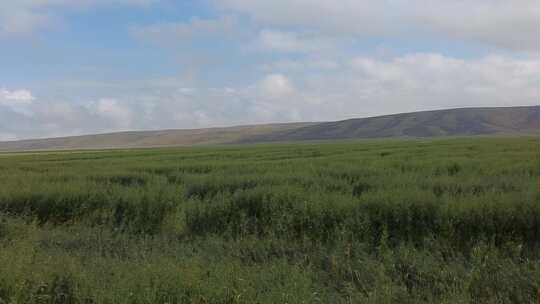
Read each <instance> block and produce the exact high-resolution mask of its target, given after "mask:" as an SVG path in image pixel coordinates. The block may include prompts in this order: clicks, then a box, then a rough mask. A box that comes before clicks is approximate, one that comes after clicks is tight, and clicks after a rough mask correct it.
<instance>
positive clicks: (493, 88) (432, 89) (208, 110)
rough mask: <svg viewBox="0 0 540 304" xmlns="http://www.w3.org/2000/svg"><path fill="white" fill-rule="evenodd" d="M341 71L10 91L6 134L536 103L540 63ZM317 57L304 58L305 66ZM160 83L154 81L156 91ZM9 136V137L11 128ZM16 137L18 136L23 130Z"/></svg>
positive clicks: (347, 67)
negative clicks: (223, 82) (107, 91)
mask: <svg viewBox="0 0 540 304" xmlns="http://www.w3.org/2000/svg"><path fill="white" fill-rule="evenodd" d="M339 64H340V66H342V68H341V69H340V70H339V73H327V69H312V68H309V71H310V72H309V73H293V74H290V75H287V74H286V72H284V73H281V72H278V71H274V72H273V73H268V74H267V75H266V76H263V77H261V79H259V80H257V81H255V82H253V83H252V84H250V85H247V86H244V87H237V88H208V87H185V86H183V85H182V84H181V83H174V82H170V83H167V84H166V85H162V86H160V87H159V89H156V90H148V92H152V93H148V94H146V95H145V94H142V95H133V96H130V95H129V93H130V92H134V91H137V88H125V90H126V92H125V94H123V96H124V97H122V98H102V99H99V100H95V101H87V102H83V103H74V102H70V101H69V100H65V101H50V100H49V101H47V100H41V99H40V98H37V97H34V96H33V94H32V93H31V92H29V91H27V90H12V91H9V90H7V89H2V90H0V116H1V117H0V121H1V123H0V129H1V130H2V133H3V134H4V135H3V137H4V138H3V139H13V138H15V137H16V138H24V137H34V136H39V137H45V136H57V135H74V134H83V133H95V132H110V131H120V130H141V129H163V128H196V127H209V126H222V125H231V124H250V123H264V122H285V121H324V120H336V119H342V118H350V117H366V116H372V115H380V114H388V113H399V112H408V111H416V110H430V109H442V108H451V107H462V106H469V105H472V104H474V105H476V106H511V105H518V104H519V105H534V104H538V103H539V101H540V60H532V59H514V58H511V57H505V56H496V55H492V56H485V57H483V58H480V59H477V60H463V59H458V58H452V57H448V56H443V55H441V54H437V53H414V54H408V55H404V56H398V57H394V58H390V59H387V60H380V59H373V58H370V57H364V56H360V57H354V58H349V59H347V60H344V61H343V62H340V63H339ZM307 66H309V65H308V64H302V63H301V62H298V67H307ZM148 86H151V84H148V85H145V87H146V88H148ZM6 134H7V135H6ZM14 134H16V136H15V135H14Z"/></svg>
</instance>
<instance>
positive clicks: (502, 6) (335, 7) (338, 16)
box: [215, 0, 540, 51]
mask: <svg viewBox="0 0 540 304" xmlns="http://www.w3.org/2000/svg"><path fill="white" fill-rule="evenodd" d="M215 2H216V3H217V4H219V5H220V6H221V7H223V8H226V9H227V10H230V11H234V12H240V13H243V14H246V15H249V16H251V17H252V18H253V19H254V20H256V21H257V22H259V23H264V24H267V25H275V26H297V27H302V28H309V29H312V30H319V31H321V32H322V33H325V35H328V34H335V35H343V34H349V35H363V36H365V35H400V36H402V35H407V34H411V33H414V34H415V35H418V34H422V33H423V34H436V35H444V36H445V37H454V38H457V39H461V40H464V41H472V42H475V43H480V44H486V45H491V46H496V47H501V48H508V49H514V50H525V51H527V50H536V51H538V50H540V35H538V29H539V28H540V2H539V1H537V0H512V1H505V0H475V1H465V0H457V1H448V0H393V1H389V0H384V1H379V0H339V1H335V0H273V1H252V0H215Z"/></svg>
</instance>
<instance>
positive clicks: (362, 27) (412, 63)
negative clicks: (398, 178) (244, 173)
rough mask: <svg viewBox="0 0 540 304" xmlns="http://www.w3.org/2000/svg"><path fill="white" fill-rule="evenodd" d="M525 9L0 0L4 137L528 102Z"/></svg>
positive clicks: (324, 1) (340, 1) (245, 0)
mask: <svg viewBox="0 0 540 304" xmlns="http://www.w3.org/2000/svg"><path fill="white" fill-rule="evenodd" d="M539 28H540V3H539V2H538V1H532V0H513V1H511V2H509V1H502V0H477V1H462V0H459V1H445V0H429V1H428V0H408V1H405V0H393V1H390V0H383V1H375V0H287V1H285V0H274V1H262V0H261V1H257V0H202V1H173V0H18V1H11V0H0V140H14V139H24V138H34V137H50V136H64V135H79V134H89V133H102V132H114V131H124V130H148V129H163V128H201V127H213V126H228V125H239V124H254V123H269V122H290V121H325V120H339V119H346V118H352V117H366V116H373V115H381V114H389V113H398V112H406V111H416V110H431V109H442V108H453V107H472V106H514V105H535V104H539V103H540V102H539V100H540V56H539V54H540V35H538V29H539Z"/></svg>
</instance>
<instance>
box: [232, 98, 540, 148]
mask: <svg viewBox="0 0 540 304" xmlns="http://www.w3.org/2000/svg"><path fill="white" fill-rule="evenodd" d="M496 134H500V135H540V106H532V107H507V108H461V109H450V110H435V111H425V112H413V113H405V114H395V115H385V116H378V117H371V118H358V119H348V120H343V121H338V122H326V123H320V124H316V125H311V126H306V127H301V128H297V129H291V130H282V131H277V132H273V133H270V134H261V135H255V136H251V137H247V138H242V140H241V142H243V143H249V142H275V141H304V140H334V139H369V138H389V137H443V136H475V135H496Z"/></svg>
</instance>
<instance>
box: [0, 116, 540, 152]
mask: <svg viewBox="0 0 540 304" xmlns="http://www.w3.org/2000/svg"><path fill="white" fill-rule="evenodd" d="M477 135H540V106H531V107H506V108H461V109H450V110H436V111H424V112H414V113H404V114H394V115H385V116H378V117H370V118H358V119H348V120H343V121H336V122H322V123H288V124H267V125H253V126H238V127H229V128H209V129H193V130H162V131H140V132H121V133H111V134H99V135H85V136H74V137H62V138H51V139H35V140H23V141H13V142H0V151H33V150H70V149H107V148H144V147H165V146H193V145H210V144H247V143H265V142H291V141H308V140H341V139H372V138H392V137H411V138H417V137H444V136H477Z"/></svg>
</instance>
